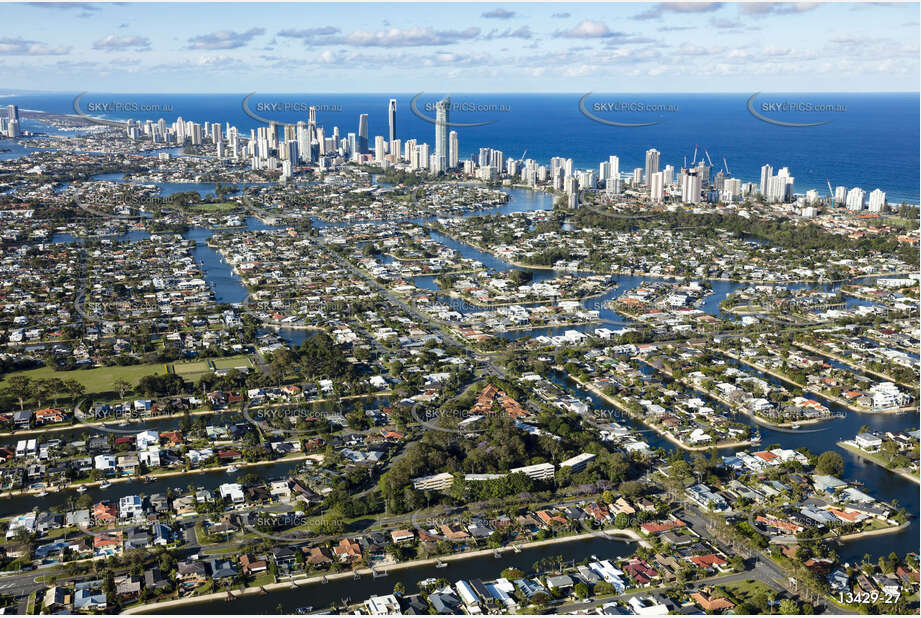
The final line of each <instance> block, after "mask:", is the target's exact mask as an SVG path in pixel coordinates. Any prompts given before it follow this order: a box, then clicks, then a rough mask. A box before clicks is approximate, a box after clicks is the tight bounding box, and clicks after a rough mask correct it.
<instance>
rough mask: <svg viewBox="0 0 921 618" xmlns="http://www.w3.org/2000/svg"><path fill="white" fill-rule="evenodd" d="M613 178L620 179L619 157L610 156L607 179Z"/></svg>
mask: <svg viewBox="0 0 921 618" xmlns="http://www.w3.org/2000/svg"><path fill="white" fill-rule="evenodd" d="M615 177H620V157H616V156H614V155H611V156H610V157H608V178H615ZM605 180H607V178H606V179H605Z"/></svg>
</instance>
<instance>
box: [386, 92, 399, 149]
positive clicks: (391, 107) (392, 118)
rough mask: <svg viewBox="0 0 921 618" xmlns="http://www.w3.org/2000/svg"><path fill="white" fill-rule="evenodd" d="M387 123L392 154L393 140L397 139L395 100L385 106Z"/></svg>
mask: <svg viewBox="0 0 921 618" xmlns="http://www.w3.org/2000/svg"><path fill="white" fill-rule="evenodd" d="M387 122H388V124H389V126H390V140H389V141H390V152H393V140H395V139H396V138H397V100H396V99H390V102H389V103H388V104H387Z"/></svg>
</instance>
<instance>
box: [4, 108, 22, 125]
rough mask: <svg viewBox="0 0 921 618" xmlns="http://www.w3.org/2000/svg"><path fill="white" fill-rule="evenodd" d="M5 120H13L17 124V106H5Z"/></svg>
mask: <svg viewBox="0 0 921 618" xmlns="http://www.w3.org/2000/svg"><path fill="white" fill-rule="evenodd" d="M6 113H7V116H6V117H7V118H8V119H9V120H15V121H16V122H19V106H17V105H7V106H6Z"/></svg>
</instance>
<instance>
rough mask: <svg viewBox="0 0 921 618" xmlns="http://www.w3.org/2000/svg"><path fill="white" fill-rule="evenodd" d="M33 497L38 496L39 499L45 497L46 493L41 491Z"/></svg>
mask: <svg viewBox="0 0 921 618" xmlns="http://www.w3.org/2000/svg"><path fill="white" fill-rule="evenodd" d="M35 495H36V496H38V497H39V498H44V497H45V496H47V495H48V492H47V491H45V490H44V489H43V490H41V491H40V492H38V493H37V494H35Z"/></svg>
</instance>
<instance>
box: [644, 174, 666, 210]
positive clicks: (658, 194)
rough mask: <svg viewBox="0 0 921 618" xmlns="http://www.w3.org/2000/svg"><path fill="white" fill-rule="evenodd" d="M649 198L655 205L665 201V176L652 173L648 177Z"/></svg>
mask: <svg viewBox="0 0 921 618" xmlns="http://www.w3.org/2000/svg"><path fill="white" fill-rule="evenodd" d="M647 184H648V185H649V197H650V199H651V200H652V201H653V202H655V203H656V204H661V203H662V202H664V201H665V174H663V173H662V172H653V173H652V174H650V175H649V182H648V183H647Z"/></svg>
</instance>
